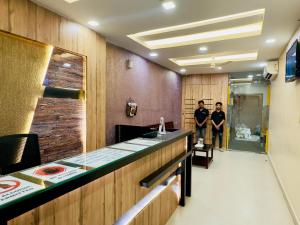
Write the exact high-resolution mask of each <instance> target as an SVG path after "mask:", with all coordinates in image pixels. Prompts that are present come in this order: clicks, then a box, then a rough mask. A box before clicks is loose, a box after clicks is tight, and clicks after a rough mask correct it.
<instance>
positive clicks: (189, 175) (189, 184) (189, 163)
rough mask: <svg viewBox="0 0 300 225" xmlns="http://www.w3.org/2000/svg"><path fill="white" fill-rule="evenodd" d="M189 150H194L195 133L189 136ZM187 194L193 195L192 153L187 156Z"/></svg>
mask: <svg viewBox="0 0 300 225" xmlns="http://www.w3.org/2000/svg"><path fill="white" fill-rule="evenodd" d="M187 139H188V140H187V152H192V148H193V135H192V134H190V135H189V136H188V137H187ZM185 169H186V196H188V197H191V196H192V155H191V154H190V155H189V156H188V157H187V158H186V165H185Z"/></svg>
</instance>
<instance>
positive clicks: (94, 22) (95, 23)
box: [88, 20, 99, 27]
mask: <svg viewBox="0 0 300 225" xmlns="http://www.w3.org/2000/svg"><path fill="white" fill-rule="evenodd" d="M88 25H90V26H92V27H97V26H99V23H98V22H97V21H95V20H90V21H89V22H88Z"/></svg>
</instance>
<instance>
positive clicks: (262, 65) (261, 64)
mask: <svg viewBox="0 0 300 225" xmlns="http://www.w3.org/2000/svg"><path fill="white" fill-rule="evenodd" d="M259 66H260V67H265V66H267V63H265V62H263V63H260V64H259Z"/></svg>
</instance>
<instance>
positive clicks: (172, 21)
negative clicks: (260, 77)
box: [33, 0, 300, 74]
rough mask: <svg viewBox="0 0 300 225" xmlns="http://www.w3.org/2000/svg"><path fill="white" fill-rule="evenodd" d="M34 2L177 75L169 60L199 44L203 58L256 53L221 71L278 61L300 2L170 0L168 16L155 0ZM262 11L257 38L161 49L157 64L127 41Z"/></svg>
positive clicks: (194, 49) (292, 29) (298, 16)
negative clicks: (204, 50)
mask: <svg viewBox="0 0 300 225" xmlns="http://www.w3.org/2000/svg"><path fill="white" fill-rule="evenodd" d="M33 1H34V2H36V3H38V4H39V5H42V6H44V7H46V8H48V9H50V10H52V11H54V12H57V13H58V14H60V15H63V16H65V17H68V18H70V19H73V20H75V21H77V22H79V23H81V24H83V25H85V26H88V25H87V22H88V21H89V20H97V21H99V23H100V25H99V26H98V27H96V28H93V29H94V30H96V31H97V32H98V33H100V34H102V35H103V36H105V37H106V38H107V40H108V41H109V42H111V43H113V44H115V45H118V46H121V47H123V48H125V49H128V50H130V51H132V52H134V53H137V54H139V55H141V56H143V57H145V58H148V59H149V60H151V61H153V62H156V63H158V64H160V65H162V66H164V67H167V68H169V69H171V70H174V71H177V72H179V71H180V69H181V67H179V66H178V65H176V64H174V63H173V62H171V61H170V60H169V58H178V57H185V56H193V55H198V54H199V51H198V48H199V47H200V46H203V45H205V46H207V47H208V49H209V51H208V52H207V54H214V53H219V52H240V51H249V50H256V49H258V53H259V56H258V60H257V61H248V62H232V63H229V64H227V65H224V66H223V69H222V71H221V72H242V71H254V70H259V69H261V68H262V66H261V65H262V63H263V62H266V61H269V60H272V59H277V58H278V57H279V56H280V54H281V53H282V51H283V49H284V47H285V46H286V44H287V43H288V41H289V39H290V38H291V36H292V35H293V33H294V32H295V31H296V29H297V28H298V27H299V26H300V22H299V21H298V19H300V0H174V1H175V2H176V5H177V7H176V9H175V10H171V11H168V12H167V11H165V10H164V9H163V8H162V7H161V2H160V1H159V0H79V1H78V2H75V3H72V4H68V3H66V2H65V1H63V0H51V1H49V0H33ZM261 8H265V9H266V13H265V20H264V25H263V32H262V35H260V36H255V37H248V38H241V39H234V40H226V41H218V42H211V43H206V44H195V45H190V46H183V47H175V48H167V49H159V50H156V51H155V52H158V53H159V57H157V58H155V59H152V58H150V57H149V52H150V50H149V49H147V48H145V47H144V46H142V45H140V44H138V43H136V42H134V41H133V40H131V39H130V38H128V37H127V35H128V34H133V33H138V32H142V31H147V30H152V29H157V28H161V27H167V26H173V25H179V24H184V23H190V22H195V21H199V20H206V19H211V18H215V17H221V16H226V15H231V14H236V13H240V12H245V11H250V10H256V9H261ZM268 38H275V39H276V40H277V41H276V42H275V43H273V44H269V45H268V44H266V43H265V40H266V39H268ZM186 69H187V73H188V74H197V73H199V74H200V73H216V72H220V71H217V70H216V69H211V68H201V66H191V67H186Z"/></svg>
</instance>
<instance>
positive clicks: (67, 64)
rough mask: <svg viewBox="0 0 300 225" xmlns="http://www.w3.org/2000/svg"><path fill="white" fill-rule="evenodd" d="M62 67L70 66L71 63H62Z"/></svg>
mask: <svg viewBox="0 0 300 225" xmlns="http://www.w3.org/2000/svg"><path fill="white" fill-rule="evenodd" d="M63 67H65V68H71V67H72V65H71V64H70V63H64V64H63Z"/></svg>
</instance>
